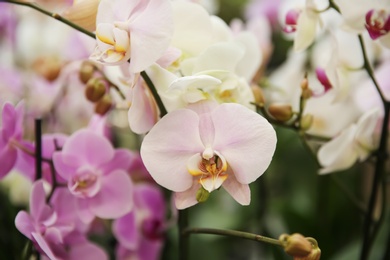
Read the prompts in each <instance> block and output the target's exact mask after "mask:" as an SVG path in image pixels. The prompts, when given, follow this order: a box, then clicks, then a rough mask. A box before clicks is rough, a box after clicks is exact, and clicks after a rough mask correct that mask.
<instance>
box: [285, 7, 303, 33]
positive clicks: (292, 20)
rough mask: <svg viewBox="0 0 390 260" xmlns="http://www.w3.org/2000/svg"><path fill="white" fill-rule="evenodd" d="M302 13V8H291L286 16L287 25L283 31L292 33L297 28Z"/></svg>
mask: <svg viewBox="0 0 390 260" xmlns="http://www.w3.org/2000/svg"><path fill="white" fill-rule="evenodd" d="M300 14H301V10H298V9H291V10H289V11H288V12H287V14H286V17H285V20H284V21H285V23H286V26H285V27H284V28H283V31H284V32H286V33H292V32H295V31H296V30H297V22H298V18H299V15H300Z"/></svg>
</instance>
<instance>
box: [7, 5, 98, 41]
mask: <svg viewBox="0 0 390 260" xmlns="http://www.w3.org/2000/svg"><path fill="white" fill-rule="evenodd" d="M0 2H6V3H11V4H16V5H24V6H28V7H30V8H32V9H34V10H37V11H38V12H40V13H43V14H45V15H47V16H50V17H52V18H54V19H56V20H58V21H60V22H62V23H64V24H67V25H69V26H70V27H72V28H74V29H76V30H77V31H79V32H82V33H84V34H86V35H88V36H90V37H92V38H95V34H94V33H93V32H90V31H88V30H86V29H84V28H83V27H81V26H78V25H77V24H75V23H72V22H71V21H69V20H67V19H65V18H64V17H62V16H61V15H59V14H57V13H52V12H49V11H47V10H45V9H43V8H41V7H40V6H39V5H37V4H35V3H31V2H19V1H14V0H0Z"/></svg>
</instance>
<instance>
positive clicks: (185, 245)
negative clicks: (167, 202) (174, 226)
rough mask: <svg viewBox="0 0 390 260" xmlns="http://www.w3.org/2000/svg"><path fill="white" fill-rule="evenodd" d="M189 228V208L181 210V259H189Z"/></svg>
mask: <svg viewBox="0 0 390 260" xmlns="http://www.w3.org/2000/svg"><path fill="white" fill-rule="evenodd" d="M187 229H188V209H184V210H180V211H179V259H180V260H187V259H188V255H189V244H190V237H189V233H187V232H186V230H187Z"/></svg>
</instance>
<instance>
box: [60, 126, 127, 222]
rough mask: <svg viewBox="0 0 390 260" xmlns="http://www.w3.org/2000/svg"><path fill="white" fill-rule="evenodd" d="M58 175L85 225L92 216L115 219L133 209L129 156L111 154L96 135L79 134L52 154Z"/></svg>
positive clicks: (118, 152)
mask: <svg viewBox="0 0 390 260" xmlns="http://www.w3.org/2000/svg"><path fill="white" fill-rule="evenodd" d="M53 161H54V165H55V168H56V170H57V171H58V174H59V175H60V176H61V177H62V178H64V179H65V180H67V182H68V188H69V190H70V192H71V193H72V194H73V195H74V196H75V197H76V198H77V205H78V214H79V216H80V218H81V219H82V220H83V221H84V222H86V223H89V222H91V221H92V220H93V218H94V216H98V217H100V218H118V217H121V216H123V215H124V214H126V213H128V212H129V211H130V210H131V208H132V206H133V195H132V187H133V184H132V181H131V179H130V177H129V176H128V174H127V172H126V170H127V169H128V168H129V164H130V161H131V154H130V152H129V151H127V150H125V149H117V150H115V149H114V148H113V147H112V145H111V143H110V142H109V141H108V140H107V139H106V138H105V137H103V136H101V135H100V134H96V133H94V132H92V131H90V130H85V129H82V130H79V131H77V132H76V133H74V134H73V135H72V136H70V137H69V138H68V139H67V141H66V142H65V144H64V146H63V148H62V151H61V152H55V153H54V154H53Z"/></svg>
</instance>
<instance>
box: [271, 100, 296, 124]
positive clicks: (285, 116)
mask: <svg viewBox="0 0 390 260" xmlns="http://www.w3.org/2000/svg"><path fill="white" fill-rule="evenodd" d="M268 112H269V113H270V114H271V115H272V116H273V117H274V118H275V119H276V120H278V121H281V122H285V121H288V120H290V118H291V117H292V116H293V112H292V108H291V106H290V105H275V104H272V105H270V106H269V107H268Z"/></svg>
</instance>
